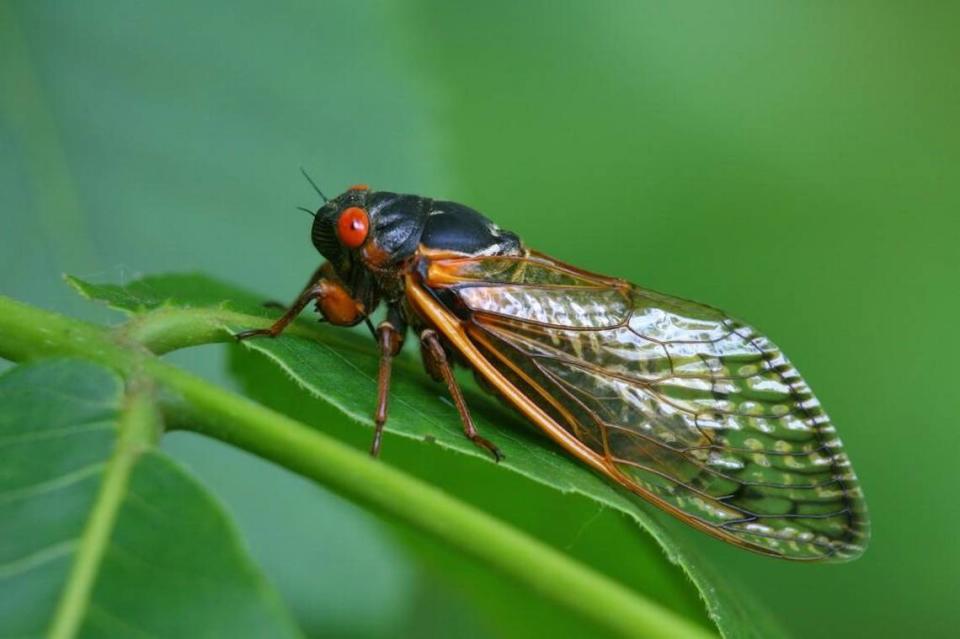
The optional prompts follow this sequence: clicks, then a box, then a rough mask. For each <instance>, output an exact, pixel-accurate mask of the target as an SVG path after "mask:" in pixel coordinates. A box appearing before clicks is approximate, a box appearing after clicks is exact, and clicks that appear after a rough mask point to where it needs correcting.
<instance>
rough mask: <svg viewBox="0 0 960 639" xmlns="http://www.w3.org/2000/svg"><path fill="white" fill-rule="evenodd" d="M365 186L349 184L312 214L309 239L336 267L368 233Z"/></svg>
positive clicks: (358, 246)
mask: <svg viewBox="0 0 960 639" xmlns="http://www.w3.org/2000/svg"><path fill="white" fill-rule="evenodd" d="M369 195H370V189H369V188H367V186H366V185H357V186H352V187H350V188H349V189H348V190H346V191H344V192H343V193H341V194H340V195H338V196H337V197H335V198H333V199H332V200H329V201H328V202H326V203H325V204H324V205H323V206H322V207H320V209H319V210H318V211H317V214H316V215H314V217H313V229H312V231H311V233H310V239H311V240H312V241H313V245H314V246H315V247H316V248H317V250H318V251H320V254H321V255H323V256H324V257H325V258H327V260H329V261H330V262H331V263H332V264H334V265H335V266H336V265H338V264H341V263H343V262H344V260H345V258H346V257H347V256H348V253H349V252H350V251H355V250H358V249H360V248H361V247H362V246H363V245H364V244H365V243H366V241H367V239H368V238H369V236H370V213H369V211H368V206H367V199H368V196H369Z"/></svg>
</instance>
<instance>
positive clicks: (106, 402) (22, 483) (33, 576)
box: [0, 360, 300, 638]
mask: <svg viewBox="0 0 960 639" xmlns="http://www.w3.org/2000/svg"><path fill="white" fill-rule="evenodd" d="M138 406H139V408H138ZM154 418H155V412H153V408H152V406H151V404H150V403H149V398H148V399H147V400H146V401H145V402H141V403H139V404H135V403H134V402H132V401H130V399H129V397H125V396H124V389H123V385H122V382H121V380H120V379H119V378H118V377H117V376H116V375H114V374H113V373H112V372H110V371H108V370H106V369H103V368H101V367H99V366H96V365H93V364H90V363H86V362H82V361H78V360H48V361H43V362H39V363H34V364H25V365H21V366H19V367H16V368H14V369H11V370H10V371H8V372H6V373H5V374H3V375H2V376H0V635H2V636H5V637H6V636H14V637H28V636H29V637H34V636H41V635H44V636H54V637H69V636H81V637H145V636H151V637H171V638H174V637H186V636H231V637H264V636H270V637H298V636H300V633H299V631H298V629H297V628H296V627H295V626H294V625H293V623H292V622H291V621H290V618H289V616H288V615H287V613H286V611H285V610H284V608H283V606H282V604H281V602H280V600H279V598H278V597H277V595H276V594H275V593H274V591H273V590H272V589H271V588H270V586H269V585H268V584H267V582H266V581H265V580H264V578H263V577H262V576H261V575H260V573H259V572H258V571H257V569H256V568H255V567H254V566H253V565H252V563H251V562H250V560H249V558H248V556H247V553H246V551H245V549H244V548H243V547H242V546H241V544H240V541H239V539H238V537H237V534H236V531H235V530H234V528H233V525H232V524H231V522H230V521H229V519H228V517H227V515H226V514H225V513H224V511H223V510H222V508H221V507H220V506H219V504H218V503H217V502H216V501H215V500H214V498H213V497H212V496H211V495H210V494H208V493H207V492H206V491H205V490H204V488H203V487H202V486H200V485H199V484H198V483H197V482H196V481H194V480H193V479H192V478H191V477H190V476H189V475H187V473H185V472H184V471H183V470H182V469H181V468H180V467H179V466H178V465H176V464H175V463H174V462H173V461H171V460H170V458H169V457H167V456H166V455H165V454H163V453H162V452H159V451H157V450H155V449H154V448H153V447H152V445H151V441H150V439H149V438H150V437H151V436H152V432H153V429H155V428H156V427H157V426H158V425H159V423H158V422H156V420H155V419H154ZM138 431H139V432H140V433H141V434H145V435H147V436H148V437H147V438H143V437H137V436H135V435H136V433H137V432H138Z"/></svg>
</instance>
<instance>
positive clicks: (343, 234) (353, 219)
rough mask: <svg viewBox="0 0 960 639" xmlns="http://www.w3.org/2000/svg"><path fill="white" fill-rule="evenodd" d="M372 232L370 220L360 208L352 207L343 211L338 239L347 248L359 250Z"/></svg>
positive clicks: (338, 223)
mask: <svg viewBox="0 0 960 639" xmlns="http://www.w3.org/2000/svg"><path fill="white" fill-rule="evenodd" d="M369 232H370V218H368V217H367V212H366V211H364V210H363V209H361V208H360V207H358V206H351V207H349V208H346V209H344V210H343V213H341V214H340V219H339V220H337V237H339V238H340V243H341V244H343V245H344V246H346V247H347V248H352V249H355V248H359V247H360V246H361V245H362V244H363V243H364V242H365V241H366V240H367V233H369Z"/></svg>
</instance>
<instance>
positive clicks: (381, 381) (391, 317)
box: [370, 306, 407, 457]
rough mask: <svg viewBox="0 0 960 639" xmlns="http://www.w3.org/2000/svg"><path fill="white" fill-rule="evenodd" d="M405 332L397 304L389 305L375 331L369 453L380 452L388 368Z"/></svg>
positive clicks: (384, 422)
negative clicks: (377, 355) (374, 391)
mask: <svg viewBox="0 0 960 639" xmlns="http://www.w3.org/2000/svg"><path fill="white" fill-rule="evenodd" d="M406 333H407V322H406V320H404V319H403V314H402V313H401V312H400V308H399V307H397V306H391V307H390V309H389V310H388V311H387V318H386V319H385V320H383V321H382V322H380V324H379V325H378V326H377V328H376V331H375V333H374V334H375V336H376V338H377V346H378V347H379V350H380V371H379V374H378V375H377V412H376V413H375V414H374V423H375V426H374V430H373V443H372V444H370V454H371V455H373V456H374V457H376V456H377V455H379V454H380V439H381V437H382V436H383V425H384V424H386V423H387V408H388V404H389V401H390V370H391V368H392V367H393V358H394V357H395V356H396V354H397V353H399V352H400V349H401V348H402V347H403V338H404V336H405V335H406Z"/></svg>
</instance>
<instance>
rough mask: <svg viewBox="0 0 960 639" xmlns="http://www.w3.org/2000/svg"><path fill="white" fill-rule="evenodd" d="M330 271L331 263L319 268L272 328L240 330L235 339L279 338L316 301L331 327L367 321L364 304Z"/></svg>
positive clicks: (318, 308)
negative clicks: (332, 325) (333, 276)
mask: <svg viewBox="0 0 960 639" xmlns="http://www.w3.org/2000/svg"><path fill="white" fill-rule="evenodd" d="M330 271H331V269H330V267H329V264H324V265H323V266H321V267H320V268H319V269H317V270H316V272H315V273H314V274H313V276H312V277H311V278H310V281H309V282H308V283H307V285H306V286H305V287H304V289H303V291H301V292H300V295H298V296H297V299H296V300H295V301H294V302H293V304H291V305H290V307H289V308H288V309H287V310H286V312H285V313H284V314H283V315H282V316H281V317H280V319H278V320H277V321H275V322H274V323H273V324H271V325H270V327H269V328H254V329H251V330H248V331H240V332H239V333H237V334H236V335H234V337H236V338H237V339H238V340H244V339H248V338H250V337H258V336H266V337H276V336H277V335H279V334H280V333H282V332H283V330H284V329H285V328H286V327H287V326H288V325H289V324H290V322H292V321H293V320H295V319H296V318H297V315H299V314H300V313H301V312H302V311H303V309H304V308H306V307H307V304H309V303H310V302H313V301H316V303H317V310H318V311H320V313H321V314H322V315H323V317H324V319H325V320H327V321H328V322H330V323H331V324H335V325H337V326H353V325H355V324H358V323H360V322H361V321H363V320H364V319H366V317H367V316H366V313H365V312H364V308H363V304H361V303H360V302H359V301H357V300H355V299H354V298H353V297H352V296H351V295H350V293H349V291H347V289H346V288H344V286H343V284H341V283H340V282H339V281H338V280H336V279H334V278H332V277H330V276H329V273H330Z"/></svg>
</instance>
